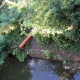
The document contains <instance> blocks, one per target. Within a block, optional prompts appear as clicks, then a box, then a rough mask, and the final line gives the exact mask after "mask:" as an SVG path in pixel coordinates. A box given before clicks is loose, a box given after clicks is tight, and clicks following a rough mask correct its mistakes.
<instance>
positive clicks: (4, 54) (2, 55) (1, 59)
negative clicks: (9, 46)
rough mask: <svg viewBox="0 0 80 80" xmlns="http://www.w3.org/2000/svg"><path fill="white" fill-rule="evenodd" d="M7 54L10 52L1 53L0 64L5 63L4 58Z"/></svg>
mask: <svg viewBox="0 0 80 80" xmlns="http://www.w3.org/2000/svg"><path fill="white" fill-rule="evenodd" d="M7 56H8V54H7V53H6V52H3V53H0V65H2V64H3V63H4V60H5V59H6V57H7Z"/></svg>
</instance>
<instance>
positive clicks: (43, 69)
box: [0, 56, 80, 80]
mask: <svg viewBox="0 0 80 80" xmlns="http://www.w3.org/2000/svg"><path fill="white" fill-rule="evenodd" d="M0 80H80V73H79V72H78V73H77V72H74V73H73V72H71V70H69V69H65V68H64V67H63V64H62V63H61V62H52V61H48V60H41V59H35V58H29V59H26V60H25V61H24V62H22V63H21V62H19V61H18V60H17V59H16V58H15V57H12V56H11V57H9V58H8V59H7V60H6V62H5V63H4V64H3V65H2V67H1V69H0Z"/></svg>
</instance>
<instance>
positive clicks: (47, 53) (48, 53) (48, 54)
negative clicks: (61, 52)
mask: <svg viewBox="0 0 80 80" xmlns="http://www.w3.org/2000/svg"><path fill="white" fill-rule="evenodd" d="M44 54H45V55H46V57H47V59H50V54H51V53H50V51H49V50H45V52H44Z"/></svg>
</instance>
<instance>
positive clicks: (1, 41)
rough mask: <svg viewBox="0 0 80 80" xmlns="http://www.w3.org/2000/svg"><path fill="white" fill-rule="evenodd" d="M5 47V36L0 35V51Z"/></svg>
mask: <svg viewBox="0 0 80 80" xmlns="http://www.w3.org/2000/svg"><path fill="white" fill-rule="evenodd" d="M6 46H7V41H6V38H5V36H3V35H0V51H3V50H4V49H5V47H6Z"/></svg>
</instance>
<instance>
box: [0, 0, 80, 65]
mask: <svg viewBox="0 0 80 80" xmlns="http://www.w3.org/2000/svg"><path fill="white" fill-rule="evenodd" d="M30 28H33V30H32V32H31V33H32V34H33V36H34V37H35V38H36V40H37V41H38V42H39V43H41V44H43V45H49V46H50V43H51V42H54V43H55V44H54V46H52V47H55V48H60V49H66V50H69V51H73V52H80V35H79V34H80V0H68V1H67V0H23V1H21V0H4V1H1V2H0V64H2V63H3V60H4V59H5V57H7V55H8V54H10V53H11V54H13V55H15V56H16V57H17V58H18V59H19V60H20V61H24V58H25V57H26V55H25V51H26V47H25V49H24V50H19V49H18V45H19V44H20V43H21V41H22V39H23V38H24V37H25V36H27V35H28V34H29V32H30V31H29V29H30ZM5 54H6V55H5Z"/></svg>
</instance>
